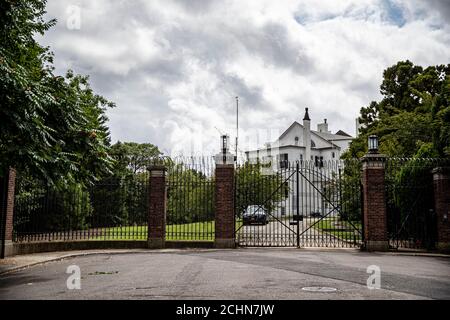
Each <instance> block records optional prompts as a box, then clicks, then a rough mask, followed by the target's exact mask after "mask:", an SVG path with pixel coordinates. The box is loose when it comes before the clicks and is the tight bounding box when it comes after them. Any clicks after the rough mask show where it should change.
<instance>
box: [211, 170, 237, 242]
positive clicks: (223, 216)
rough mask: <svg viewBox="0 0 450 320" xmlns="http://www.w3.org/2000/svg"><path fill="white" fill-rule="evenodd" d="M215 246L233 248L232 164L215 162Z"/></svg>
mask: <svg viewBox="0 0 450 320" xmlns="http://www.w3.org/2000/svg"><path fill="white" fill-rule="evenodd" d="M215 201H216V202H215V206H216V230H215V247H216V248H234V247H235V246H236V241H235V234H234V233H235V222H234V164H216V189H215Z"/></svg>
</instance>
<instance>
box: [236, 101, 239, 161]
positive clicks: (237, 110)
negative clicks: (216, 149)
mask: <svg viewBox="0 0 450 320" xmlns="http://www.w3.org/2000/svg"><path fill="white" fill-rule="evenodd" d="M238 139H239V97H238V96H236V160H237V156H238Z"/></svg>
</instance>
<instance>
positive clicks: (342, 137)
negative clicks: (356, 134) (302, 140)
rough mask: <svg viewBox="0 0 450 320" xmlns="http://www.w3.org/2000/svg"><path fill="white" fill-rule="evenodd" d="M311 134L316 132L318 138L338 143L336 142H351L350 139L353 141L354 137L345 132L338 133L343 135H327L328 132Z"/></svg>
mask: <svg viewBox="0 0 450 320" xmlns="http://www.w3.org/2000/svg"><path fill="white" fill-rule="evenodd" d="M311 132H314V133H315V134H317V135H318V136H321V137H322V138H323V139H325V140H327V141H336V140H349V139H353V137H352V136H350V135H349V134H347V133H345V132H344V131H341V130H339V131H338V132H342V133H344V134H345V135H343V134H337V133H336V134H334V133H327V132H318V131H313V130H311Z"/></svg>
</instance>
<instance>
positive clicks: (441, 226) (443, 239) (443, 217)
mask: <svg viewBox="0 0 450 320" xmlns="http://www.w3.org/2000/svg"><path fill="white" fill-rule="evenodd" d="M433 189H434V207H435V211H436V220H437V221H436V222H437V243H436V246H437V249H438V250H441V251H449V250H450V224H449V221H448V216H449V214H450V172H449V169H448V168H443V167H438V168H434V169H433Z"/></svg>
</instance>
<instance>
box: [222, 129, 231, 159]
mask: <svg viewBox="0 0 450 320" xmlns="http://www.w3.org/2000/svg"><path fill="white" fill-rule="evenodd" d="M229 140H230V137H229V136H228V135H226V134H224V135H222V136H221V144H220V148H221V150H222V154H223V161H224V162H225V161H226V154H227V153H228V151H229V148H230V146H229Z"/></svg>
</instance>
